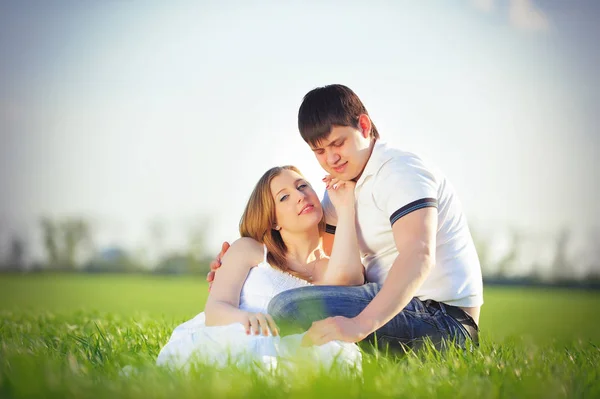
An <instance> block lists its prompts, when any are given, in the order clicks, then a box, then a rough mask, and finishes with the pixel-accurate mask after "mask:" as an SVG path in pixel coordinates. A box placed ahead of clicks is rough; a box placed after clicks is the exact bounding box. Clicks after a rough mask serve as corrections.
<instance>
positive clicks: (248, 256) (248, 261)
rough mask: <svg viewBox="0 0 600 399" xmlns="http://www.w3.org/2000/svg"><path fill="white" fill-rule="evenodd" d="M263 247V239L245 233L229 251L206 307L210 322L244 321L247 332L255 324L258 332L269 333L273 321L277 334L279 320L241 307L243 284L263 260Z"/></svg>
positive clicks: (255, 330)
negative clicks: (268, 327) (255, 266)
mask: <svg viewBox="0 0 600 399" xmlns="http://www.w3.org/2000/svg"><path fill="white" fill-rule="evenodd" d="M262 251H263V250H262V245H261V244H260V243H258V242H256V241H255V240H253V239H251V238H247V237H242V238H240V239H239V240H237V241H235V242H234V243H233V244H232V245H231V248H229V250H228V251H227V252H226V253H225V255H224V256H223V260H222V265H221V267H220V268H219V269H218V271H217V272H216V275H215V279H214V281H213V284H212V288H211V290H210V294H209V295H208V300H207V301H206V307H205V309H204V313H205V316H206V325H207V326H222V325H227V324H232V323H242V324H243V325H244V326H246V332H247V333H250V328H251V327H252V330H253V332H254V333H258V329H260V330H262V332H263V334H265V335H266V334H268V331H267V329H266V327H267V325H270V328H271V331H272V332H273V334H274V335H275V334H276V326H275V323H274V322H273V321H272V319H271V318H270V317H269V316H268V315H262V314H255V313H249V312H245V311H243V310H241V309H239V303H240V293H241V292H242V286H243V285H244V281H245V280H246V277H248V272H249V271H250V269H251V268H252V267H253V266H254V265H256V264H258V263H259V262H260V261H261V260H262V254H263V252H262Z"/></svg>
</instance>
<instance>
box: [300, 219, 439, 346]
mask: <svg viewBox="0 0 600 399" xmlns="http://www.w3.org/2000/svg"><path fill="white" fill-rule="evenodd" d="M392 231H393V235H394V241H395V243H396V246H397V248H398V253H399V255H398V256H397V257H396V260H395V261H394V263H393V265H392V267H391V269H390V271H389V273H388V277H387V278H386V280H385V282H384V284H383V287H382V288H381V290H380V291H379V293H378V294H377V295H376V296H375V298H374V299H373V300H372V301H371V303H370V304H369V305H368V306H367V307H366V308H365V309H364V310H363V311H362V312H361V313H360V314H359V315H357V316H356V317H354V318H352V319H347V318H345V317H340V316H338V317H330V318H328V319H325V320H320V321H317V322H315V323H313V325H312V327H311V328H310V329H309V330H308V332H307V333H306V335H305V336H304V339H303V343H304V344H314V345H322V344H324V343H326V342H329V341H332V340H342V341H349V342H358V341H360V340H362V339H364V338H366V337H367V336H368V335H369V334H371V333H372V332H374V331H375V330H377V329H378V328H380V327H381V326H383V325H384V324H385V323H387V322H388V321H390V320H391V319H392V318H393V317H394V316H396V315H397V314H398V313H400V312H401V311H402V309H404V307H406V305H407V304H408V303H409V302H410V300H411V299H412V298H413V297H414V295H415V293H416V291H417V289H418V288H419V287H420V286H421V284H422V283H423V281H424V280H425V278H426V277H427V275H428V274H429V271H430V270H431V268H432V267H433V266H434V264H435V248H436V231H437V208H435V207H427V208H422V209H418V210H416V211H413V212H411V213H409V214H407V215H405V216H403V217H401V218H400V219H398V220H397V221H396V222H395V223H394V225H393V226H392Z"/></svg>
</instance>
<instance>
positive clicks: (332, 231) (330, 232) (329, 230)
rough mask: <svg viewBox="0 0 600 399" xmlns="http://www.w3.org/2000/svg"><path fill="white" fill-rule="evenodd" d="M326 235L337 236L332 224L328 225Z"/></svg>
mask: <svg viewBox="0 0 600 399" xmlns="http://www.w3.org/2000/svg"><path fill="white" fill-rule="evenodd" d="M325 233H329V234H335V226H332V225H330V224H326V225H325Z"/></svg>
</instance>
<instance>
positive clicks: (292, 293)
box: [268, 283, 478, 351]
mask: <svg viewBox="0 0 600 399" xmlns="http://www.w3.org/2000/svg"><path fill="white" fill-rule="evenodd" d="M380 289H381V284H377V283H367V284H364V285H361V286H355V287H346V286H311V287H302V288H295V289H292V290H288V291H285V292H282V293H280V294H279V295H277V296H275V297H274V298H273V299H272V300H271V302H270V303H269V309H268V312H269V314H270V315H271V316H273V318H274V319H275V322H276V323H277V324H278V325H279V327H280V329H281V330H282V333H283V334H284V335H285V334H290V333H296V332H302V331H306V330H308V328H309V327H310V326H311V324H312V323H313V322H314V321H317V320H322V319H325V318H327V317H333V316H344V317H349V318H351V317H355V316H357V315H358V314H359V313H360V312H362V310H363V309H364V308H365V307H366V306H367V305H368V304H369V303H370V302H371V300H373V298H374V297H375V295H377V293H378V292H379V290H380ZM449 310H452V311H451V312H450V311H449ZM448 313H450V314H452V316H451V315H450V314H448ZM453 316H454V317H453ZM469 331H470V332H469ZM477 332H478V328H477V325H476V324H475V322H474V321H473V319H472V318H471V317H470V316H469V315H468V314H467V313H466V312H464V311H463V310H461V309H460V308H457V307H454V306H449V305H445V304H443V303H439V302H435V301H432V300H425V301H421V300H420V299H418V298H413V299H412V300H411V301H410V302H409V303H408V305H407V306H406V307H405V308H404V309H403V310H402V311H401V312H400V313H398V314H397V315H396V316H395V317H394V318H393V319H392V320H390V321H389V322H388V323H387V324H385V325H384V326H382V327H381V328H380V329H378V330H377V331H376V332H375V333H374V334H371V335H369V336H368V337H367V341H368V342H371V343H372V344H373V345H377V347H378V348H379V349H383V350H386V348H389V350H392V351H396V350H402V349H406V348H411V349H418V348H419V347H420V346H421V345H422V344H423V343H424V342H425V341H426V340H431V343H433V345H434V346H435V347H436V348H438V349H441V348H442V347H444V346H445V345H446V344H447V343H449V342H454V343H455V344H457V345H458V346H460V347H462V348H466V347H467V342H473V343H475V345H477V344H478V341H477V338H478V337H477ZM471 335H475V336H474V337H472V336H471Z"/></svg>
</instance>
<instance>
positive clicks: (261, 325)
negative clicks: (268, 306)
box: [240, 312, 279, 336]
mask: <svg viewBox="0 0 600 399" xmlns="http://www.w3.org/2000/svg"><path fill="white" fill-rule="evenodd" d="M240 322H241V323H242V324H243V325H244V327H245V328H246V334H248V335H251V334H253V335H260V334H262V335H265V336H266V335H269V330H271V334H272V335H279V329H278V328H277V324H275V320H273V318H272V317H271V315H269V314H266V313H250V312H246V314H245V315H244V317H243V318H242V320H241V321H240Z"/></svg>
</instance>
